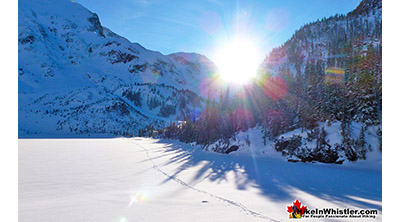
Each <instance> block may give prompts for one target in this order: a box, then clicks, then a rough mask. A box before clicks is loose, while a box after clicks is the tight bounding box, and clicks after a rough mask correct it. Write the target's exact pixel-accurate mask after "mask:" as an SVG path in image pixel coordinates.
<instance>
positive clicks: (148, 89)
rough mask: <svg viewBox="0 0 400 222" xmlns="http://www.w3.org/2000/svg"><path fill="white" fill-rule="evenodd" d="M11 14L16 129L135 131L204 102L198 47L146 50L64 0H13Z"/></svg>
mask: <svg viewBox="0 0 400 222" xmlns="http://www.w3.org/2000/svg"><path fill="white" fill-rule="evenodd" d="M18 17H19V23H18V54H19V58H18V59H19V61H18V83H19V87H18V93H19V136H20V137H48V136H61V137H64V136H89V135H98V136H114V135H127V134H128V135H130V134H134V135H138V134H139V131H140V130H141V129H144V128H159V127H162V126H165V124H166V123H168V122H170V121H171V120H176V119H177V118H178V119H179V116H180V114H183V113H190V112H195V111H196V110H197V111H198V110H200V109H202V107H203V106H204V99H205V98H204V92H207V89H206V88H204V87H206V86H204V85H202V87H203V88H202V89H200V88H199V87H200V84H199V83H201V82H202V81H204V80H205V79H207V78H208V77H209V75H210V74H212V72H214V71H215V69H216V68H215V65H214V64H213V63H212V62H211V61H210V60H208V59H207V58H206V57H204V56H202V55H198V54H194V53H192V54H189V53H177V54H171V55H167V56H165V55H162V54H161V53H159V52H155V51H151V50H147V49H145V48H144V47H142V46H141V45H139V44H137V43H131V42H129V41H128V40H127V39H125V38H123V37H121V36H119V35H117V34H115V33H113V32H112V31H110V30H109V29H107V28H105V27H103V26H102V25H101V23H100V21H99V18H98V16H97V15H96V14H95V13H92V12H90V11H89V10H87V9H85V8H84V7H82V6H81V5H79V4H77V3H73V2H69V1H67V0H39V1H28V0H20V1H19V12H18ZM178 110H179V111H178ZM181 112H183V113H181Z"/></svg>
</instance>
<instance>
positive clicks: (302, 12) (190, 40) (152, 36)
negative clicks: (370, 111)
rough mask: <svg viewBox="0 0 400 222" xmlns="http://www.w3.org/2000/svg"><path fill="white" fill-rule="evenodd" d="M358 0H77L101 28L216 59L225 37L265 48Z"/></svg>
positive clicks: (159, 48) (150, 46)
mask: <svg viewBox="0 0 400 222" xmlns="http://www.w3.org/2000/svg"><path fill="white" fill-rule="evenodd" d="M360 1H361V0H301V1H299V0H258V1H255V0H231V1H228V0H226V1H223V0H202V1H195V0H96V1H93V0H77V2H78V3H80V4H82V5H83V6H85V7H86V8H88V9H89V10H90V11H92V12H95V13H97V14H98V15H99V17H100V21H101V23H102V25H103V26H105V27H108V28H110V29H111V30H112V31H114V32H115V33H117V34H119V35H121V36H123V37H125V38H127V39H129V40H130V41H132V42H137V43H139V44H141V45H143V46H144V47H146V48H148V49H151V50H155V51H160V52H161V53H163V54H169V53H173V52H181V51H184V52H197V53H201V54H203V55H206V56H207V57H209V58H211V59H214V58H213V57H215V53H214V52H215V51H216V50H217V49H218V47H219V46H220V45H222V44H223V43H224V42H225V41H228V40H229V39H232V38H235V37H237V36H241V37H244V38H247V39H251V40H252V41H254V42H256V44H257V46H258V47H259V50H260V51H261V52H263V56H261V57H262V58H260V60H262V59H263V58H264V56H265V55H266V54H268V52H269V51H270V50H271V49H272V48H274V47H277V46H279V45H281V44H283V43H284V42H285V41H286V40H288V39H289V38H290V37H291V36H292V35H293V33H294V32H295V31H296V30H297V29H299V28H300V27H301V26H302V25H304V24H306V23H308V22H312V21H316V20H317V19H320V18H323V17H329V16H331V15H335V14H336V13H339V14H340V13H347V12H349V11H351V10H353V9H354V8H356V7H357V5H358V4H359V3H360Z"/></svg>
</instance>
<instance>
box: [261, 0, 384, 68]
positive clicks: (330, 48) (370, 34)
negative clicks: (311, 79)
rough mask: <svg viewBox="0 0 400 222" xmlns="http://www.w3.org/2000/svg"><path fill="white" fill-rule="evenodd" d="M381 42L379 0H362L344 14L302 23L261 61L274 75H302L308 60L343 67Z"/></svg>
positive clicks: (311, 62)
mask: <svg viewBox="0 0 400 222" xmlns="http://www.w3.org/2000/svg"><path fill="white" fill-rule="evenodd" d="M381 46H382V0H363V1H362V2H361V3H360V4H359V6H358V7H357V8H356V9H355V10H353V11H351V12H349V13H348V14H347V15H335V16H331V17H329V18H323V19H322V20H318V21H316V22H312V23H310V24H306V25H304V26H303V27H302V28H300V29H299V30H298V31H296V33H295V34H294V35H293V36H292V37H291V39H289V40H288V41H287V42H285V43H284V44H283V45H282V46H280V47H278V48H274V49H273V50H272V51H271V53H270V54H269V55H268V56H267V57H266V58H265V60H264V62H263V63H262V65H261V68H262V70H263V71H266V72H270V73H271V74H273V75H280V74H283V73H288V72H290V73H291V74H292V75H297V74H300V75H304V73H305V69H306V65H307V64H316V63H317V61H319V62H321V63H322V65H323V66H324V67H325V68H327V67H330V66H335V67H342V68H345V67H346V64H347V63H348V62H349V60H351V59H352V58H354V57H355V56H356V55H361V54H363V53H366V51H367V50H368V48H369V47H373V48H376V49H377V50H380V48H381Z"/></svg>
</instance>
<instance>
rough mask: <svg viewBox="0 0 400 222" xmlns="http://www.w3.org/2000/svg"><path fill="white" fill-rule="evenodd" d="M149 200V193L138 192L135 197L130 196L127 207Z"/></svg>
mask: <svg viewBox="0 0 400 222" xmlns="http://www.w3.org/2000/svg"><path fill="white" fill-rule="evenodd" d="M148 199H149V192H147V191H143V190H139V191H137V192H136V194H135V195H130V202H129V204H128V207H130V206H132V205H133V204H134V203H145V202H147V201H148Z"/></svg>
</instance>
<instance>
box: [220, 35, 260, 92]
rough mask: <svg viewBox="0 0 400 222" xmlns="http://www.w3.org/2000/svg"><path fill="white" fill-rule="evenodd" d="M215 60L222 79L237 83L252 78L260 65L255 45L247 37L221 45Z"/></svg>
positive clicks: (243, 82)
mask: <svg viewBox="0 0 400 222" xmlns="http://www.w3.org/2000/svg"><path fill="white" fill-rule="evenodd" d="M215 62H216V65H217V66H218V69H219V75H220V77H221V78H222V79H223V80H224V81H226V82H229V83H233V84H239V85H241V84H246V83H248V82H249V81H250V80H251V79H252V78H254V77H255V75H256V73H257V69H258V66H259V65H260V64H259V62H260V61H259V53H258V51H257V47H256V45H255V44H254V43H253V42H252V41H250V40H247V39H236V40H234V41H232V42H230V43H229V44H227V45H225V46H224V47H222V48H221V50H220V51H219V52H218V53H217V56H216V61H215Z"/></svg>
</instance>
